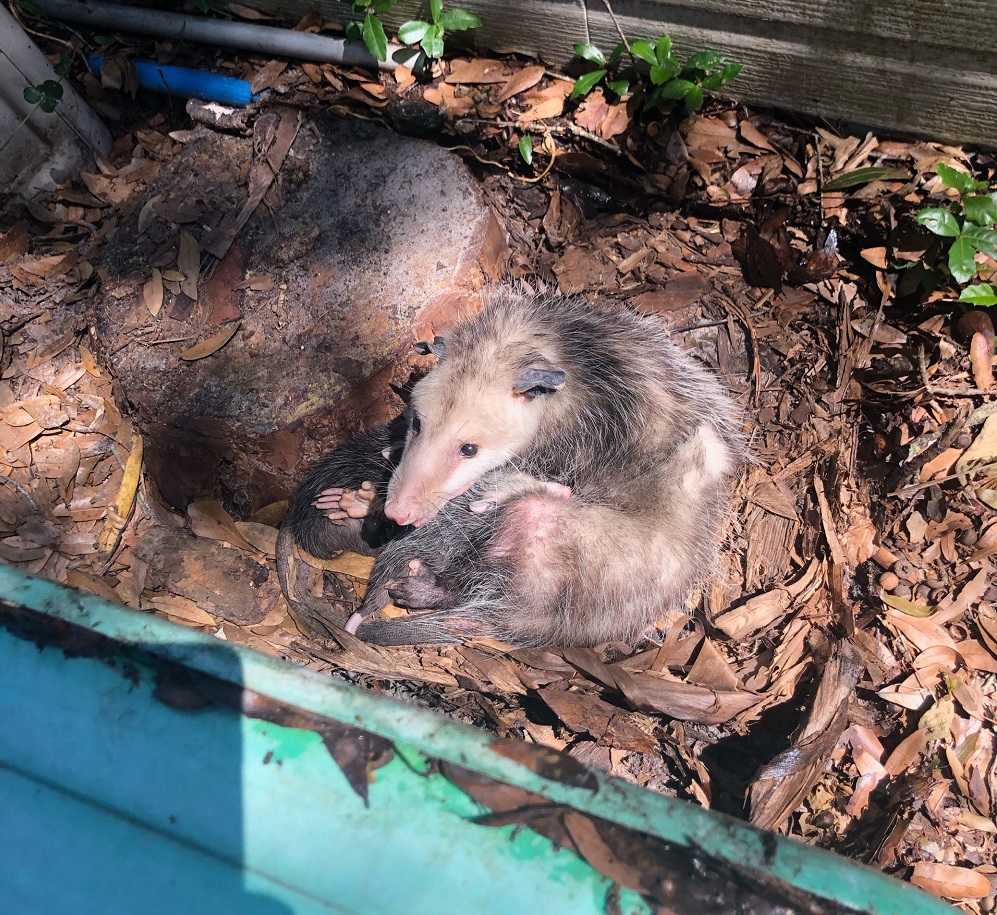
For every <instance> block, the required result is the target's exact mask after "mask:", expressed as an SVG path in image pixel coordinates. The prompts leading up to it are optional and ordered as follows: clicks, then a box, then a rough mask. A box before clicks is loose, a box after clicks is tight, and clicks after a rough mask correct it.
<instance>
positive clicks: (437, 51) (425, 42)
mask: <svg viewBox="0 0 997 915" xmlns="http://www.w3.org/2000/svg"><path fill="white" fill-rule="evenodd" d="M422 50H423V51H425V52H426V57H431V58H436V57H442V56H443V29H441V28H438V27H436V26H434V27H433V28H432V29H431V30H430V32H429V34H428V35H427V36H426V37H425V38H423V39H422Z"/></svg>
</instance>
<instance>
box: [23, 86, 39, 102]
mask: <svg viewBox="0 0 997 915" xmlns="http://www.w3.org/2000/svg"><path fill="white" fill-rule="evenodd" d="M41 100H42V94H41V92H40V91H39V90H38V89H37V88H36V87H35V86H25V87H24V101H26V102H27V103H28V104H29V105H37V104H38V103H39V102H40V101H41Z"/></svg>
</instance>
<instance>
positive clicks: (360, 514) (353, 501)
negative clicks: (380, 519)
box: [312, 480, 377, 524]
mask: <svg viewBox="0 0 997 915" xmlns="http://www.w3.org/2000/svg"><path fill="white" fill-rule="evenodd" d="M376 496H377V493H376V492H375V490H374V484H373V483H371V482H370V481H369V480H368V481H365V482H363V483H361V484H360V488H359V489H343V488H342V487H341V486H336V487H331V488H329V489H324V490H322V492H320V493H319V495H318V498H317V499H316V500H315V501H314V502H313V503H312V505H314V506H315V507H316V508H317V509H318V510H319V511H320V512H323V513H324V514H325V516H326V518H328V519H329V520H330V521H331V522H332V523H333V524H346V523H347V522H348V521H349V520H350V519H351V518H352V519H359V518H366V517H367V515H368V514H370V509H371V504H372V503H373V501H374V499H375V498H376Z"/></svg>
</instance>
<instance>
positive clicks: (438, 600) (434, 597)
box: [386, 559, 453, 610]
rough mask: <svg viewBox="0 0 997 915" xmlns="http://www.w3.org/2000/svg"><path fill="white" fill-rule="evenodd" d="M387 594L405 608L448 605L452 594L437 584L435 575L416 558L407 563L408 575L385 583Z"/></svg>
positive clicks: (437, 607) (425, 608)
mask: <svg viewBox="0 0 997 915" xmlns="http://www.w3.org/2000/svg"><path fill="white" fill-rule="evenodd" d="M386 587H387V589H388V595H389V596H390V597H391V600H392V601H393V602H394V603H396V604H397V605H398V606H399V607H404V608H405V609H406V610H436V609H439V608H441V607H447V606H450V605H451V604H452V603H453V595H452V594H451V593H450V592H449V591H448V590H447V589H446V588H443V587H441V586H440V585H439V583H438V582H437V579H436V575H435V574H434V573H433V572H432V571H431V570H430V569H427V568H426V566H425V565H424V564H423V563H422V562H420V561H419V560H418V559H413V560H412V561H411V562H409V564H408V575H407V576H406V577H405V578H396V579H394V580H392V581H389V582H388V583H387V585H386Z"/></svg>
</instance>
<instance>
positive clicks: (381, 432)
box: [276, 416, 408, 635]
mask: <svg viewBox="0 0 997 915" xmlns="http://www.w3.org/2000/svg"><path fill="white" fill-rule="evenodd" d="M407 428H408V422H407V420H406V419H405V417H403V416H400V417H398V418H397V419H395V420H392V421H391V422H390V423H383V424H381V425H379V426H375V427H373V428H371V429H367V430H366V431H364V432H361V433H360V434H359V435H356V436H354V437H353V438H351V439H349V440H348V441H347V442H346V443H345V444H343V445H341V446H340V447H339V448H337V449H336V450H335V451H333V452H332V453H330V454H327V455H326V456H325V457H324V458H322V459H321V460H320V461H318V462H317V463H316V464H315V465H314V466H313V467H312V468H311V470H310V471H309V473H308V475H307V476H306V477H305V479H304V480H303V481H302V483H301V485H300V486H299V487H298V490H297V492H296V493H295V496H294V499H293V500H292V501H291V506H290V509H289V510H288V513H287V517H286V518H285V519H284V522H283V524H282V525H281V528H280V533H279V534H278V536H277V550H276V553H277V556H276V565H277V577H278V578H279V579H280V586H281V590H282V591H283V592H284V597H285V598H286V599H287V602H288V603H289V604H290V605H291V606H292V607H293V608H294V609H295V611H296V612H297V613H298V615H299V616H300V617H302V619H303V621H304V622H305V623H306V624H308V625H309V626H310V627H311V628H312V629H313V630H315V631H316V632H318V633H319V634H320V635H331V634H332V630H331V629H330V628H329V623H330V622H331V620H330V618H329V607H328V606H326V605H325V604H324V603H323V602H321V601H319V600H316V599H315V598H313V597H312V596H311V595H309V594H307V593H304V592H300V591H298V589H295V588H293V587H292V586H291V578H292V571H291V569H292V563H293V547H294V544H295V543H297V544H298V545H300V546H301V547H302V548H303V549H304V550H306V551H307V552H309V553H311V554H312V555H313V556H318V557H322V558H328V557H329V556H332V555H333V554H334V553H336V552H338V551H339V550H349V551H350V552H353V553H363V554H365V555H377V553H378V552H379V551H380V548H381V547H382V546H383V545H384V544H385V543H387V542H388V541H389V540H390V539H391V538H392V537H396V536H398V535H399V533H400V532H401V528H400V527H399V526H398V525H397V524H396V523H395V522H393V521H391V520H390V519H388V518H386V517H385V515H384V511H383V506H384V495H385V490H386V488H387V484H388V480H389V479H390V477H391V473H392V471H393V470H394V468H395V464H396V461H397V458H398V455H399V454H400V452H401V447H402V445H403V443H404V438H405V433H406V431H407ZM364 486H366V487H367V489H368V492H369V494H370V497H369V498H367V499H366V500H365V501H366V505H365V506H363V512H362V513H361V514H360V515H359V517H356V516H353V517H351V516H350V515H348V514H347V513H346V512H342V513H341V515H342V517H339V518H337V523H333V522H332V521H330V520H329V517H328V513H327V512H322V511H319V510H318V509H317V508H316V507H315V503H316V501H317V500H319V499H320V498H321V496H322V493H323V492H325V491H328V490H329V489H330V487H339V488H340V489H339V490H336V492H337V493H338V494H340V495H341V494H342V492H341V490H345V491H346V492H361V490H362V487H364Z"/></svg>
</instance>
